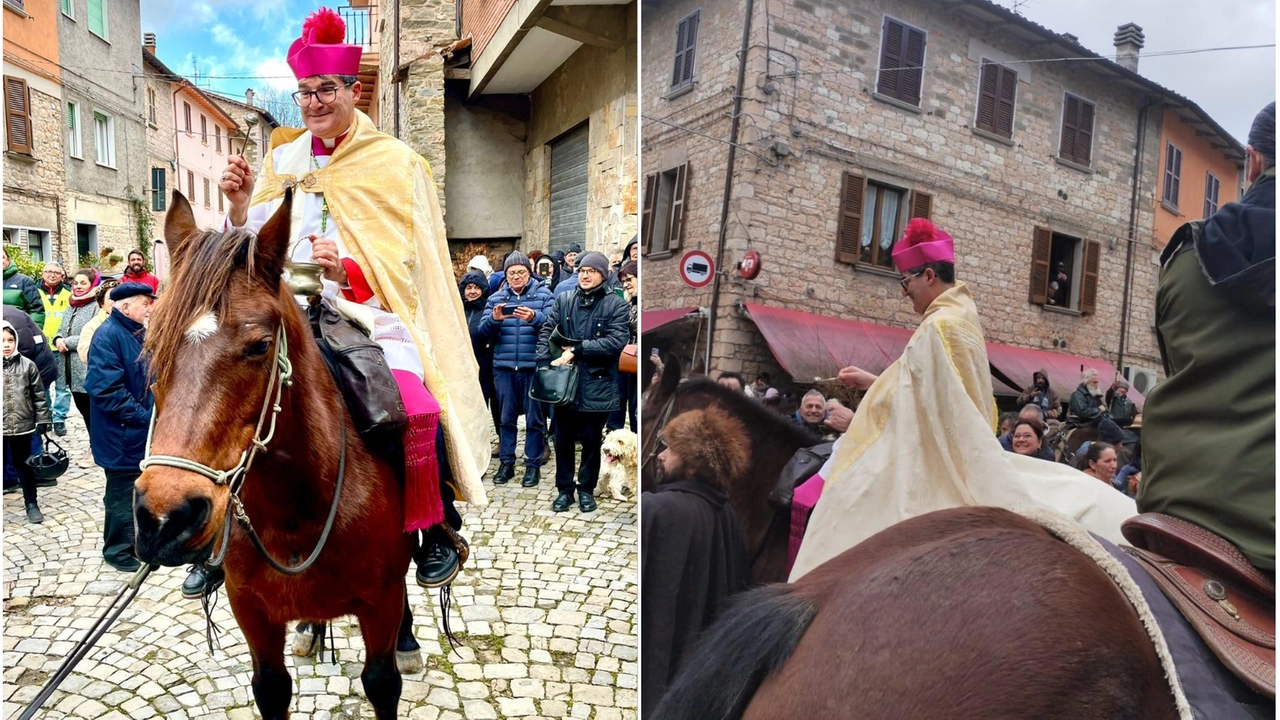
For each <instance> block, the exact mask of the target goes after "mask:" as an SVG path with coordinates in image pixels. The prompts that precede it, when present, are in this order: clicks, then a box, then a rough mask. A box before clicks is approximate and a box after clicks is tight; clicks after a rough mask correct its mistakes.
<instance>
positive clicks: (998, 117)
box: [993, 66, 1018, 138]
mask: <svg viewBox="0 0 1280 720" xmlns="http://www.w3.org/2000/svg"><path fill="white" fill-rule="evenodd" d="M999 69H1000V82H999V84H998V85H999V88H998V90H997V96H996V111H995V130H994V131H993V132H995V133H997V134H999V135H1003V136H1004V137H1007V138H1012V137H1013V104H1014V101H1015V100H1016V99H1017V97H1018V73H1016V72H1014V71H1013V70H1010V69H1009V68H1007V67H1003V66H1001V67H1000V68H999Z"/></svg>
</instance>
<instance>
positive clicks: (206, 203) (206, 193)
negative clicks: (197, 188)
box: [204, 178, 213, 207]
mask: <svg viewBox="0 0 1280 720" xmlns="http://www.w3.org/2000/svg"><path fill="white" fill-rule="evenodd" d="M209 197H210V195H209V178H204V206H205V207H212V206H213V205H212V204H211V203H210V202H209Z"/></svg>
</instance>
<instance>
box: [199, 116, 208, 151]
mask: <svg viewBox="0 0 1280 720" xmlns="http://www.w3.org/2000/svg"><path fill="white" fill-rule="evenodd" d="M200 142H202V143H204V144H205V145H208V144H209V119H208V118H206V117H205V116H204V115H201V116H200Z"/></svg>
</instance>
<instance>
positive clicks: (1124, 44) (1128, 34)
mask: <svg viewBox="0 0 1280 720" xmlns="http://www.w3.org/2000/svg"><path fill="white" fill-rule="evenodd" d="M1146 40H1147V38H1146V36H1145V35H1143V34H1142V28H1140V27H1138V26H1137V25H1134V24H1133V23H1129V24H1127V25H1121V26H1120V27H1119V28H1118V29H1117V30H1116V37H1115V43H1116V64H1118V65H1119V66H1120V67H1122V68H1124V69H1125V70H1128V71H1130V72H1135V73H1136V72H1138V53H1139V51H1141V50H1142V46H1144V45H1146V44H1147V43H1146Z"/></svg>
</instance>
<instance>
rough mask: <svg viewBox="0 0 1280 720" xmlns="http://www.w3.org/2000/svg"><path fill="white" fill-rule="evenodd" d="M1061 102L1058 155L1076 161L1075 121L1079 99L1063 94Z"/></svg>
mask: <svg viewBox="0 0 1280 720" xmlns="http://www.w3.org/2000/svg"><path fill="white" fill-rule="evenodd" d="M1063 97H1064V98H1065V99H1064V100H1063V102H1062V138H1061V140H1059V142H1058V157H1060V158H1062V159H1063V160H1070V161H1071V162H1075V161H1076V122H1077V117H1078V116H1079V115H1080V100H1079V99H1078V98H1076V96H1074V95H1065V96H1063Z"/></svg>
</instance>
